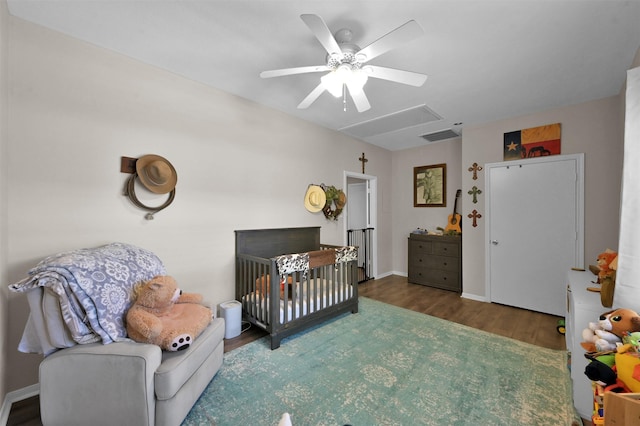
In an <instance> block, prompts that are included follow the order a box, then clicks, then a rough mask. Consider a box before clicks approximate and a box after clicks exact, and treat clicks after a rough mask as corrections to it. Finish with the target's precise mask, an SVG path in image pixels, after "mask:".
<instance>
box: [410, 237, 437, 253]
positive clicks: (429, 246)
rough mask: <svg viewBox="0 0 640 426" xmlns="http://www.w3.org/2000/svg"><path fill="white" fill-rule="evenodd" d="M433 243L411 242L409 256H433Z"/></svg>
mask: <svg viewBox="0 0 640 426" xmlns="http://www.w3.org/2000/svg"><path fill="white" fill-rule="evenodd" d="M431 253H433V242H431V241H414V240H409V254H431Z"/></svg>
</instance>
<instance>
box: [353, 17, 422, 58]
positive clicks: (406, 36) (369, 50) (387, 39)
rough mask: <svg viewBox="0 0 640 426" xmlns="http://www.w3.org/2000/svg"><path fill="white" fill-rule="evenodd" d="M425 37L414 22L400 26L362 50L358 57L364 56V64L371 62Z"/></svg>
mask: <svg viewBox="0 0 640 426" xmlns="http://www.w3.org/2000/svg"><path fill="white" fill-rule="evenodd" d="M422 35H424V31H423V29H422V27H421V26H420V25H418V23H417V22H416V21H414V20H411V21H409V22H407V23H406V24H404V25H401V26H399V27H398V28H396V29H395V30H393V31H391V32H390V33H387V34H386V35H384V36H382V37H380V38H379V39H377V40H376V41H374V42H373V43H371V44H370V45H368V46H367V47H365V48H363V49H361V50H360V51H359V52H358V53H357V55H360V54H363V55H364V56H365V60H364V61H362V62H367V61H370V60H371V59H373V58H375V57H376V56H380V55H382V54H383V53H386V52H388V51H389V50H391V49H393V48H396V47H398V46H400V45H401V44H404V43H407V42H409V41H411V40H413V39H416V38H418V37H420V36H422Z"/></svg>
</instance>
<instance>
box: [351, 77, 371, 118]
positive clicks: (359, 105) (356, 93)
mask: <svg viewBox="0 0 640 426" xmlns="http://www.w3.org/2000/svg"><path fill="white" fill-rule="evenodd" d="M347 88H348V89H349V95H351V99H353V103H354V104H356V109H357V110H358V112H364V111H366V110H368V109H370V108H371V104H370V103H369V99H367V95H365V94H364V90H362V87H358V86H356V85H354V84H352V83H347Z"/></svg>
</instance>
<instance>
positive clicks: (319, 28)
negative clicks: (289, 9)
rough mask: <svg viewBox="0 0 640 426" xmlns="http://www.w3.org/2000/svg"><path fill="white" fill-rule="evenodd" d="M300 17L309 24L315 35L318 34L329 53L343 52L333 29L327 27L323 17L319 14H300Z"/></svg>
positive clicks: (319, 39)
mask: <svg viewBox="0 0 640 426" xmlns="http://www.w3.org/2000/svg"><path fill="white" fill-rule="evenodd" d="M300 18H302V20H303V21H304V23H305V24H307V27H309V29H310V30H311V32H312V33H313V35H315V36H316V38H317V39H318V41H319V42H320V44H322V47H324V50H326V51H327V53H328V54H330V55H331V54H332V53H342V49H340V46H339V45H338V42H337V41H336V39H335V38H334V37H333V34H331V30H329V27H327V24H325V22H324V20H323V19H322V18H321V17H319V16H318V15H312V14H304V15H300Z"/></svg>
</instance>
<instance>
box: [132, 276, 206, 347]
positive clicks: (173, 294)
mask: <svg viewBox="0 0 640 426" xmlns="http://www.w3.org/2000/svg"><path fill="white" fill-rule="evenodd" d="M135 294H136V295H137V296H136V298H135V300H134V302H133V305H132V306H131V308H130V309H129V311H128V312H127V317H126V320H127V333H128V334H129V338H131V339H133V340H135V341H136V342H141V343H152V344H154V345H158V346H160V347H161V348H162V349H164V350H166V351H172V352H175V351H181V350H184V349H187V348H188V347H189V346H191V343H192V342H193V340H194V339H195V338H196V337H198V335H200V333H201V332H202V331H203V330H204V329H205V328H206V327H207V326H208V325H209V323H210V322H211V319H212V318H213V313H212V311H211V309H209V308H208V307H206V306H204V305H202V304H201V302H202V296H201V295H200V294H196V293H182V291H181V290H180V289H179V288H178V285H177V283H176V281H175V280H174V279H173V278H172V277H170V276H166V275H161V276H157V277H154V278H152V279H151V280H149V281H145V282H142V283H141V284H139V285H138V286H137V287H136V289H135Z"/></svg>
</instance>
